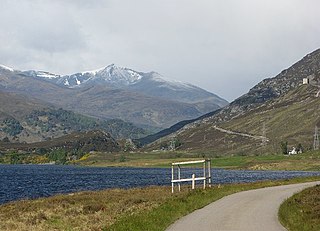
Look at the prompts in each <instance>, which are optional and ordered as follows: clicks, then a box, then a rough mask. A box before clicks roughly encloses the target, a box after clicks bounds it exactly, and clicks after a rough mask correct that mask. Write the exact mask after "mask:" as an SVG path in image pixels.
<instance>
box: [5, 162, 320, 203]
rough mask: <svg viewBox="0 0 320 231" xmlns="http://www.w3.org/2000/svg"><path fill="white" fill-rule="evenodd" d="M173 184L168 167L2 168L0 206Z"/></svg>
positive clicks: (218, 176) (237, 175) (235, 177)
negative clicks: (58, 196) (17, 202)
mask: <svg viewBox="0 0 320 231" xmlns="http://www.w3.org/2000/svg"><path fill="white" fill-rule="evenodd" d="M193 172H195V173H196V175H197V176H200V174H201V173H202V170H200V169H183V171H182V177H188V178H189V177H191V175H192V173H193ZM211 174H212V180H213V183H214V184H217V183H219V184H224V183H235V182H254V181H261V180H275V179H289V178H293V177H301V176H316V175H318V176H319V175H320V172H301V171H247V170H223V169H212V173H211ZM170 181H171V169H167V168H91V167H78V166H59V165H0V204H3V203H6V202H9V201H14V200H19V199H33V198H38V197H46V196H51V195H55V194H59V193H70V192H76V191H83V190H99V189H107V188H131V187H143V186H149V185H170V184H171V183H170Z"/></svg>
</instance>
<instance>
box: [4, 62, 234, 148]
mask: <svg viewBox="0 0 320 231" xmlns="http://www.w3.org/2000/svg"><path fill="white" fill-rule="evenodd" d="M0 95H1V99H0V101H1V107H0V138H1V137H2V138H3V137H5V136H8V135H9V136H10V137H14V136H16V139H18V140H19V139H20V141H26V142H33V141H40V140H43V139H48V138H52V137H53V138H54V137H59V136H61V135H64V134H69V133H71V132H73V131H81V129H83V130H88V129H102V130H104V131H107V132H110V133H111V134H112V135H113V136H114V137H115V138H138V137H141V136H143V135H147V134H150V133H151V132H152V131H157V130H160V128H165V127H168V126H170V125H172V124H174V123H176V122H178V121H181V120H184V119H194V118H196V117H199V116H201V115H203V114H204V113H206V112H210V111H214V110H216V109H219V108H221V107H223V106H225V105H227V103H228V102H227V101H225V100H223V99H221V98H220V97H218V96H216V95H214V94H212V93H209V92H207V91H205V90H203V89H201V88H198V87H196V86H193V85H191V84H187V83H182V82H176V81H169V80H164V78H162V77H161V76H160V75H159V74H157V73H155V72H150V73H143V72H136V71H134V70H131V69H128V68H120V67H117V66H115V65H113V64H112V65H109V66H107V67H106V68H102V69H99V70H96V71H88V72H82V73H77V74H73V75H66V76H60V75H56V74H52V73H49V72H45V71H33V70H30V71H19V70H15V69H13V68H9V67H6V66H4V65H0ZM59 108H62V109H61V110H60V109H59ZM66 110H67V111H66ZM72 113H73V114H72ZM62 115H64V116H66V115H67V117H68V118H67V119H68V121H67V122H66V123H63V121H61V119H62V118H61V117H63V116H62ZM83 115H84V116H83ZM86 116H87V117H86ZM88 116H89V117H90V118H89V117H88ZM29 117H32V118H33V119H34V120H36V121H39V120H40V122H36V121H33V122H34V126H31V125H30V124H26V121H27V119H28V118H29ZM43 118H45V120H48V119H49V121H41V120H43ZM75 118H76V119H75ZM84 118H85V119H84ZM8 119H9V120H8ZM72 119H75V120H76V121H78V122H79V121H80V123H78V124H76V123H71V121H70V120H72ZM87 120H90V122H89V124H88V123H87V122H85V123H86V125H83V124H81V123H83V122H84V121H87ZM8 121H10V122H8ZM53 121H55V123H57V124H58V125H59V126H55V130H52V129H51V130H50V129H49V131H47V130H48V127H49V128H52V126H53V124H52V123H53ZM104 121H107V122H104ZM29 122H30V121H29ZM39 124H41V126H40V125H39ZM71 124H72V125H71ZM15 126H17V127H15ZM39 126H40V127H41V128H40V127H39ZM9 127H10V128H9ZM57 127H59V129H57ZM18 128H21V129H22V128H23V129H22V130H23V131H22V130H21V133H19V135H18V133H17V132H18V130H19V129H18ZM12 129H13V130H15V129H18V130H15V131H14V132H12ZM9 130H10V131H11V132H9ZM4 131H7V132H4ZM9 133H10V134H9Z"/></svg>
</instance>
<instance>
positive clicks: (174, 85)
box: [24, 64, 228, 113]
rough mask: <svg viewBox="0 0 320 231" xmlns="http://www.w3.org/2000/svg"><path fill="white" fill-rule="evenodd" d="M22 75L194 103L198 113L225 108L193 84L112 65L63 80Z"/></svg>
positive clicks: (64, 84)
mask: <svg viewBox="0 0 320 231" xmlns="http://www.w3.org/2000/svg"><path fill="white" fill-rule="evenodd" d="M24 74H27V75H29V76H32V77H35V78H41V79H45V80H47V81H50V82H54V83H55V84H57V85H59V86H62V87H67V88H79V87H86V86H95V85H103V86H107V87H111V88H121V89H126V90H130V91H134V92H138V93H143V94H145V95H147V96H155V97H160V98H163V99H167V100H175V101H180V102H184V103H195V104H199V105H198V109H199V110H200V111H201V112H202V113H207V112H210V111H212V110H216V109H218V108H220V107H223V106H225V105H227V104H228V102H227V101H226V100H224V99H222V98H220V97H219V96H217V95H215V94H213V93H210V92H208V91H205V90H203V89H201V88H199V87H197V86H194V85H192V84H189V83H184V82H180V81H174V80H169V79H166V78H164V77H163V76H161V75H160V74H159V73H157V72H138V71H135V70H132V69H129V68H124V67H118V66H116V65H114V64H111V65H109V66H107V67H104V68H100V69H97V70H93V71H85V72H79V73H76V74H72V75H64V76H59V75H56V74H52V73H48V72H44V71H25V72H24Z"/></svg>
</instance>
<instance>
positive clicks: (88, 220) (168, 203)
mask: <svg viewBox="0 0 320 231" xmlns="http://www.w3.org/2000/svg"><path fill="white" fill-rule="evenodd" d="M319 179H320V177H308V178H295V179H290V180H281V181H263V182H255V183H246V184H226V185H219V186H217V185H216V186H214V187H212V188H210V189H206V190H201V189H196V190H193V191H191V190H190V189H189V187H188V186H186V187H184V188H183V190H182V192H181V193H177V194H171V188H170V187H167V186H157V187H145V188H133V189H127V190H125V189H109V190H101V191H96V192H80V193H71V194H66V195H57V196H53V197H49V198H40V199H36V200H24V201H17V202H11V203H7V204H4V205H1V206H0V229H1V230H53V229H59V230H141V229H144V230H164V229H165V228H166V227H168V226H169V225H170V224H171V223H173V222H174V221H175V220H177V219H178V218H180V217H182V216H184V215H186V214H188V213H190V212H192V211H194V210H195V209H198V208H201V207H203V206H205V205H207V204H209V203H211V202H213V201H215V200H218V199H220V198H221V197H223V196H226V195H229V194H232V193H235V192H239V191H244V190H250V189H255V188H261V187H268V186H275V185H283V184H292V183H300V182H307V181H316V180H319Z"/></svg>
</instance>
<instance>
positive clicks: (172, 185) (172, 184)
mask: <svg viewBox="0 0 320 231" xmlns="http://www.w3.org/2000/svg"><path fill="white" fill-rule="evenodd" d="M173 179H174V178H173V165H172V166H171V191H172V193H173V187H174V183H173Z"/></svg>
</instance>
